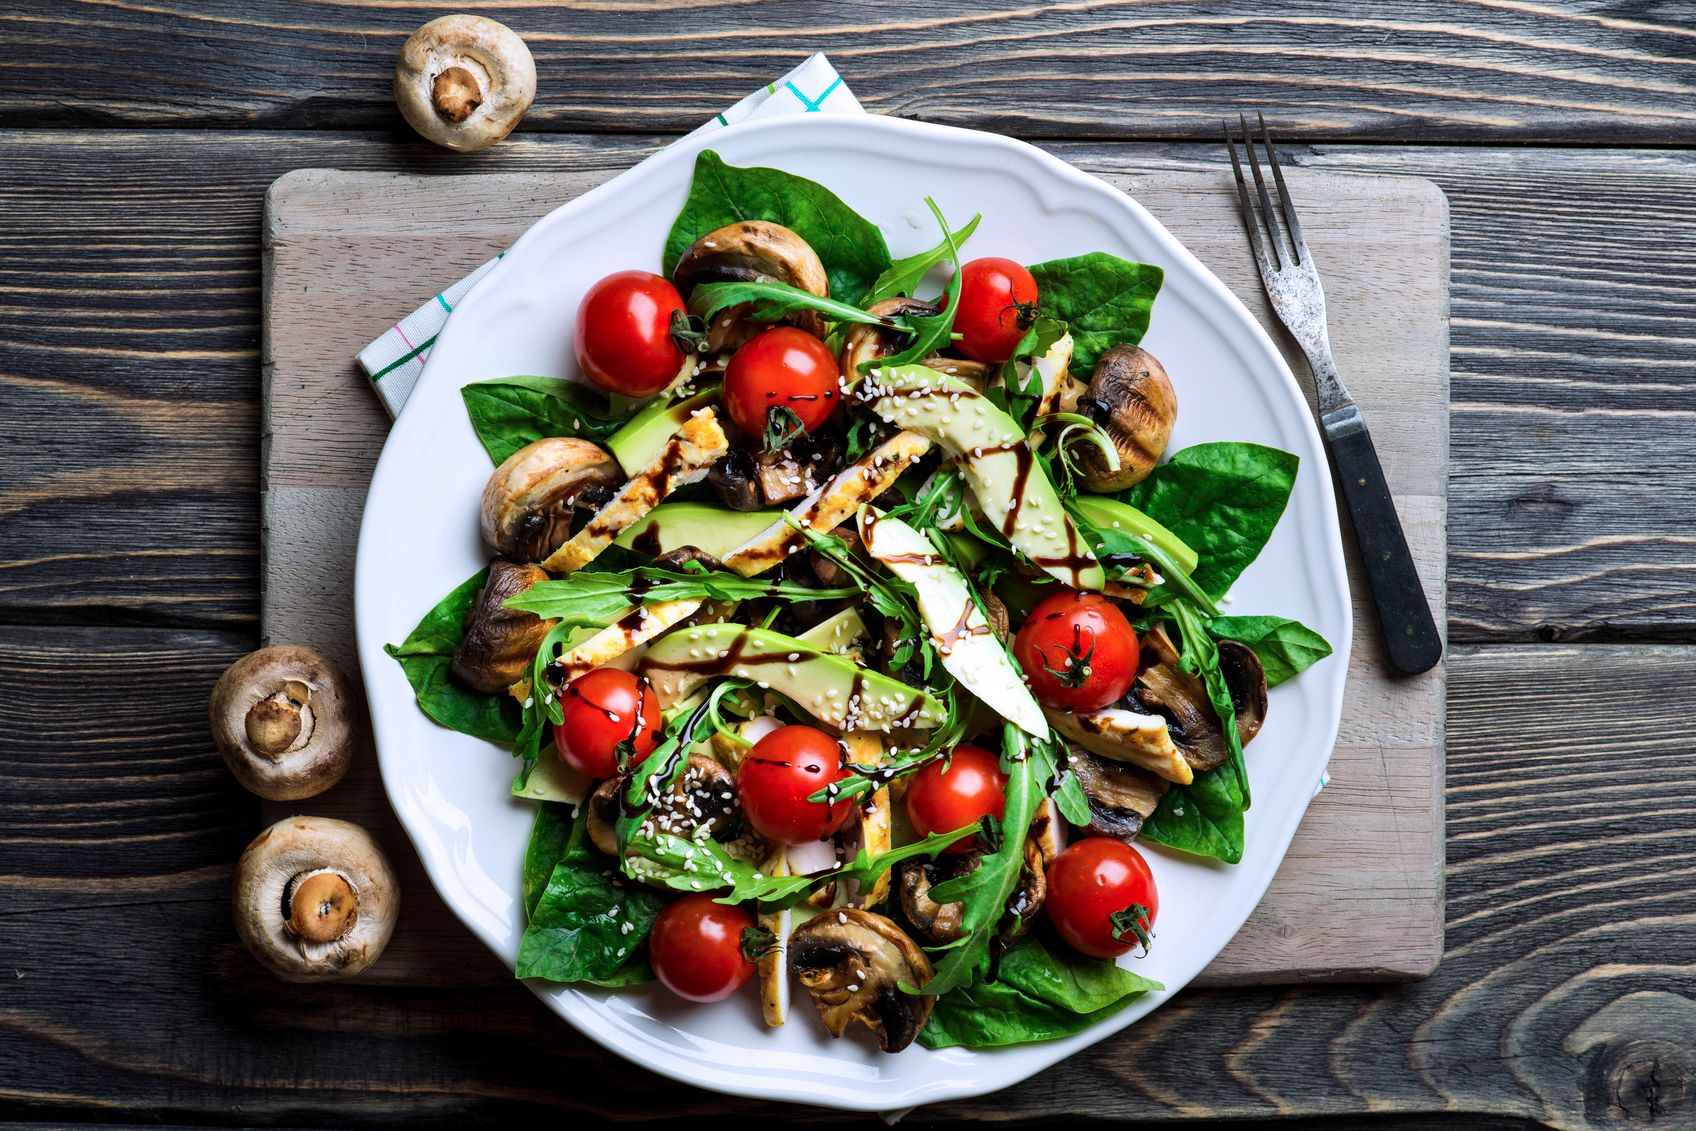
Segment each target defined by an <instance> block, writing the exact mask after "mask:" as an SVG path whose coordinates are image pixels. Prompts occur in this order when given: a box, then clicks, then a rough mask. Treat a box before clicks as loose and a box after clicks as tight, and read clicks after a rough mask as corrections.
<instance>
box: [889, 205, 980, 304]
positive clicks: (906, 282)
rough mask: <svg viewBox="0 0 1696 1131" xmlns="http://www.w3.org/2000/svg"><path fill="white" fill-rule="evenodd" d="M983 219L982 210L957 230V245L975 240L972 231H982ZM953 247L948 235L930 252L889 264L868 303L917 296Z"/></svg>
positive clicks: (955, 237)
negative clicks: (921, 287) (923, 284)
mask: <svg viewBox="0 0 1696 1131" xmlns="http://www.w3.org/2000/svg"><path fill="white" fill-rule="evenodd" d="M982 219H983V214H982V213H981V212H980V213H979V214H978V215H976V216H973V217H972V220H971V223H969V224H967V225H966V226H965V227H964V228H961V229H960V230H959V231H958V232H956V233H954V241H953V242H954V243H955V245H959V244H963V243H965V242H966V241H967V240H969V239H971V238H972V233H973V232H975V231H977V230H978V222H979V221H980V220H982ZM952 250H954V249H953V248H950V247H949V241H948V239H947V238H946V237H944V238H943V239H942V241H941V242H939V243H938V244H937V245H936V246H935V247H933V248H930V249H929V250H927V251H921V252H919V253H918V254H917V255H909V256H907V258H905V259H897V260H896V261H895V262H894V263H891V264H890V265H889V269H888V270H886V271H885V272H884V273H883V274H881V275H879V276H878V277H877V282H876V283H873V284H872V293H871V294H869V295H867V296H866V305H867V306H870V305H871V304H872V303H874V302H882V301H883V300H884V299H886V298H894V297H895V296H896V295H907V296H909V297H916V296H914V295H913V292H914V291H915V290H917V289H918V286H919V284H920V283H921V282H923V281H924V277H925V276H926V275H928V274H929V273H930V269H931V268H932V267H935V266H936V265H937V264H938V263H941V262H942V261H943V260H945V259H947V258H948V254H949V252H950V251H952Z"/></svg>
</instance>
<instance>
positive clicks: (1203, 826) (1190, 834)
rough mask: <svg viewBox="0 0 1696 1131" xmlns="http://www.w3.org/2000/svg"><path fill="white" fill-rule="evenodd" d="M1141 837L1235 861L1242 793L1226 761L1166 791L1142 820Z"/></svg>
mask: <svg viewBox="0 0 1696 1131" xmlns="http://www.w3.org/2000/svg"><path fill="white" fill-rule="evenodd" d="M1141 836H1142V839H1144V840H1147V841H1153V842H1154V843H1155V844H1164V845H1165V846H1166V847H1168V848H1175V849H1177V850H1178V851H1180V852H1189V853H1193V854H1194V855H1196V856H1208V857H1212V858H1213V859H1215V860H1223V861H1224V862H1225V863H1227V864H1236V863H1238V862H1240V861H1241V860H1242V858H1243V795H1242V791H1241V790H1240V789H1238V788H1237V775H1236V772H1235V771H1234V770H1233V769H1232V768H1231V767H1230V766H1228V765H1226V766H1218V767H1215V768H1214V769H1211V770H1207V771H1205V772H1203V773H1199V774H1197V775H1196V776H1195V781H1193V782H1191V783H1190V784H1189V785H1175V786H1173V787H1172V788H1170V789H1168V790H1167V791H1166V795H1165V796H1164V797H1162V798H1161V799H1160V804H1159V806H1158V807H1157V808H1156V809H1155V810H1154V813H1153V815H1152V816H1150V817H1149V818H1148V820H1146V821H1144V822H1143V823H1142V833H1141Z"/></svg>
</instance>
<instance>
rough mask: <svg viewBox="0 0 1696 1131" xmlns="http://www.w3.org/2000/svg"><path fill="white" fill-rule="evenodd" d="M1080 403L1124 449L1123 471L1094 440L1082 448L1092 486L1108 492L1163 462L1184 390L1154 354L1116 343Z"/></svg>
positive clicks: (1098, 364) (1100, 361)
mask: <svg viewBox="0 0 1696 1131" xmlns="http://www.w3.org/2000/svg"><path fill="white" fill-rule="evenodd" d="M1077 407H1078V411H1079V412H1081V413H1083V414H1084V415H1086V416H1088V417H1090V418H1091V419H1093V420H1094V421H1095V422H1096V423H1097V424H1099V425H1100V426H1101V428H1102V431H1104V432H1106V433H1107V436H1108V438H1109V439H1111V440H1112V441H1113V446H1114V447H1115V448H1116V449H1118V452H1119V469H1118V470H1117V471H1114V470H1112V469H1110V468H1109V467H1108V466H1107V461H1106V459H1105V458H1103V456H1102V454H1101V453H1100V452H1098V451H1096V450H1095V449H1094V448H1093V447H1091V446H1090V445H1088V444H1079V445H1078V446H1077V449H1076V450H1077V456H1078V464H1079V467H1080V468H1081V469H1082V471H1083V474H1084V482H1085V483H1086V484H1087V485H1088V486H1089V489H1090V490H1091V491H1095V492H1098V493H1108V492H1113V491H1122V490H1124V489H1125V488H1126V487H1129V486H1131V485H1132V484H1133V483H1140V482H1142V481H1143V480H1144V479H1146V478H1148V473H1149V472H1151V471H1153V470H1154V465H1155V464H1156V463H1159V462H1160V456H1161V453H1163V452H1165V450H1166V442H1167V441H1168V440H1170V439H1171V438H1172V425H1173V423H1174V422H1175V421H1176V420H1177V419H1178V394H1177V393H1176V392H1174V391H1173V389H1172V382H1171V380H1170V379H1169V378H1168V377H1167V376H1166V370H1165V369H1164V368H1163V367H1162V366H1161V364H1160V362H1158V361H1156V360H1155V358H1154V355H1153V354H1151V353H1149V352H1148V351H1147V350H1144V349H1139V348H1137V347H1136V346H1114V347H1113V348H1112V349H1110V350H1108V351H1107V352H1106V353H1103V354H1102V355H1101V357H1100V358H1099V359H1098V360H1097V361H1096V363H1095V375H1094V376H1093V377H1091V378H1090V382H1089V391H1088V393H1087V394H1085V395H1084V396H1082V397H1080V398H1079V399H1078V406H1077Z"/></svg>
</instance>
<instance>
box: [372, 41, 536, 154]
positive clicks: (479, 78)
mask: <svg viewBox="0 0 1696 1131" xmlns="http://www.w3.org/2000/svg"><path fill="white" fill-rule="evenodd" d="M535 98H536V61H535V59H533V58H532V57H531V55H530V49H529V48H528V47H526V46H525V45H524V40H522V39H520V38H519V37H518V33H517V32H515V31H513V30H512V29H511V28H509V27H507V26H506V25H505V24H503V23H500V22H499V21H497V20H491V19H489V18H487V17H486V16H469V15H453V16H442V17H441V18H440V19H435V20H431V21H430V22H429V23H427V24H425V25H424V26H423V27H421V28H419V29H418V30H417V31H415V32H413V33H412V35H411V36H409V37H408V38H407V41H406V44H405V45H404V46H403V47H402V48H401V51H400V61H399V62H398V63H396V64H395V102H396V104H398V105H399V106H400V112H401V115H402V116H403V117H405V118H406V120H407V122H408V123H409V124H410V125H411V126H412V128H413V129H415V130H417V131H418V132H419V133H420V134H422V135H423V136H424V137H425V138H426V139H427V140H429V141H433V142H435V143H436V144H437V145H442V146H446V147H447V148H449V149H457V150H460V151H461V152H470V151H472V150H476V149H482V148H483V147H484V146H488V145H493V144H494V143H495V142H497V141H499V140H500V139H501V138H503V137H505V136H506V135H507V134H509V133H511V132H512V127H514V126H516V125H517V124H518V122H519V119H521V118H523V117H524V114H525V111H527V110H529V109H530V103H531V102H533V101H534V100H535Z"/></svg>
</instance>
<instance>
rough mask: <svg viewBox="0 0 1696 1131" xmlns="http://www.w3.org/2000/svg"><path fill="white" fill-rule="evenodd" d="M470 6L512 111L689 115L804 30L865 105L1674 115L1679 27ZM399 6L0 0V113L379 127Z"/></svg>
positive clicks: (1471, 3) (1358, 116)
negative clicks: (517, 101)
mask: <svg viewBox="0 0 1696 1131" xmlns="http://www.w3.org/2000/svg"><path fill="white" fill-rule="evenodd" d="M478 10H479V11H481V12H484V13H486V14H488V15H492V16H495V17H497V18H499V19H502V20H505V21H506V22H508V23H509V24H511V25H512V26H513V27H514V28H515V29H517V30H518V31H520V32H521V33H523V34H524V35H525V36H526V38H527V39H528V41H529V43H530V46H531V49H532V51H533V52H534V54H535V55H536V62H537V68H538V71H539V72H540V83H539V87H540V89H539V93H538V98H537V101H536V105H535V107H534V109H533V110H532V111H531V113H530V115H529V118H528V119H527V120H526V122H525V123H524V128H525V129H527V130H543V131H560V130H581V129H589V130H597V131H598V130H660V131H678V130H687V129H691V128H693V127H694V126H696V125H698V124H699V123H700V122H702V121H704V120H705V119H707V118H709V117H711V116H712V115H713V114H714V113H716V112H718V111H719V110H721V109H723V108H724V107H725V106H727V105H729V104H730V103H732V102H734V101H736V100H737V99H738V98H740V97H742V96H743V95H744V94H746V93H748V92H749V91H750V90H754V89H757V88H758V87H760V86H762V85H764V84H765V83H767V82H770V81H771V80H772V79H773V78H774V77H776V76H778V75H781V74H782V73H783V72H785V71H786V70H788V69H789V68H790V67H791V66H793V65H794V64H795V63H796V62H798V61H799V60H800V59H802V58H804V57H805V56H806V55H807V54H809V53H811V52H813V51H816V50H820V49H823V50H827V51H829V52H830V53H831V55H832V56H833V58H834V59H835V61H836V62H837V64H838V65H839V66H840V67H842V69H843V71H844V72H845V74H846V75H847V77H848V78H849V81H850V83H851V84H852V86H853V88H854V89H855V91H856V92H857V93H858V94H859V95H860V97H861V98H862V99H863V100H864V101H865V103H866V105H867V106H868V107H869V108H871V109H873V110H874V111H877V112H880V113H890V114H899V115H902V116H904V117H914V118H921V119H925V120H929V121H937V122H947V123H951V124H955V125H970V126H978V127H988V128H993V129H1001V130H1008V131H1011V132H1015V133H1019V134H1023V135H1026V136H1033V137H1067V136H1074V137H1075V136H1087V137H1102V138H1107V137H1118V138H1168V139H1170V138H1196V137H1203V138H1210V137H1213V136H1216V134H1217V131H1218V123H1219V120H1220V118H1221V117H1222V116H1224V115H1225V114H1227V113H1230V114H1234V113H1236V111H1237V110H1238V109H1240V108H1241V107H1243V106H1245V105H1246V106H1255V105H1261V106H1275V107H1278V108H1279V110H1280V112H1281V113H1284V114H1288V115H1289V116H1291V117H1292V118H1294V119H1296V120H1299V121H1301V122H1302V123H1303V132H1304V134H1305V135H1306V136H1308V137H1311V138H1327V139H1341V138H1348V139H1352V140H1420V141H1439V140H1441V141H1478V140H1485V141H1489V142H1491V143H1498V144H1499V143H1503V142H1523V141H1551V140H1554V141H1570V142H1576V143H1578V144H1584V145H1591V144H1594V143H1595V142H1596V141H1597V140H1598V139H1605V140H1606V141H1608V142H1609V143H1611V144H1642V143H1665V142H1681V141H1689V140H1690V139H1691V138H1692V136H1693V135H1696V99H1693V97H1692V95H1693V94H1696V86H1693V85H1692V70H1691V66H1692V62H1693V54H1696V32H1692V30H1691V29H1690V27H1689V24H1688V21H1687V20H1682V19H1680V17H1679V14H1678V10H1677V7H1676V6H1654V5H1640V4H1634V5H1627V6H1624V7H1623V8H1621V7H1612V8H1606V9H1600V10H1598V9H1596V8H1595V7H1594V6H1592V5H1587V4H1581V3H1576V2H1572V0H1565V2H1556V3H1549V4H1504V3H1492V2H1489V0H1467V2H1463V3H1454V2H1450V0H1391V2H1386V3H1377V4H1372V5H1366V6H1361V7H1354V8H1347V9H1343V8H1339V7H1338V6H1336V5H1335V4H1329V3H1325V2H1323V0H1300V2H1296V3H1283V4H1277V5H1272V6H1268V5H1265V4H1257V3H1253V2H1251V0H1229V2H1226V3H1218V4H1209V5H1205V6H1200V7H1198V6H1196V5H1193V4H1186V3H1182V2H1179V0H1157V2H1152V3H1151V2H1134V0H1075V2H1068V3H1057V4H1026V3H1019V2H1017V0H996V2H994V3H987V4H986V3H959V2H955V3H942V4H931V5H927V6H925V7H924V8H922V9H917V8H914V7H913V6H912V5H910V4H906V3H902V2H900V0H869V2H867V0H861V2H857V3H848V2H846V0H831V2H825V3H810V4H759V5H753V4H748V3H744V2H741V0H691V2H690V3H687V4H668V5H641V4H606V3H599V2H594V0H577V2H572V3H560V4H546V5H540V4H533V3H509V4H499V5H492V6H480V7H479V9H478ZM430 14H434V13H430ZM424 18H425V13H423V12H421V11H420V10H418V9H417V8H416V7H409V6H396V5H388V4H385V5H377V6H373V5H370V4H359V3H353V2H350V0H340V2H329V3H316V4H311V5H302V4H298V3H290V2H288V0H257V2H251V0H250V2H241V0H165V2H163V3H149V4H142V3H138V2H134V0H119V2H115V3H114V2H99V0H72V2H63V3H60V4H57V5H53V6H52V8H51V10H50V11H49V10H44V9H43V7H42V5H40V4H38V3H32V2H31V0H6V2H5V3H4V4H0V38H3V39H4V40H5V41H6V42H7V43H8V44H9V45H11V47H12V50H11V51H10V52H8V54H7V58H6V60H4V61H3V62H0V112H3V113H4V115H5V118H6V120H7V121H8V122H9V123H10V124H13V125H17V126H44V125H57V126H114V125H123V126H157V125H161V124H163V125H170V126H205V125H215V126H225V127H230V126H267V127H273V128H287V129H317V128H324V127H332V128H343V129H347V128H358V129H388V128H391V127H400V128H404V127H401V126H400V119H399V116H398V114H397V113H396V111H395V108H394V105H393V100H392V95H391V92H390V79H389V76H390V73H391V71H392V69H393V66H394V59H395V57H396V55H397V54H398V52H399V50H400V44H401V42H402V40H403V39H404V38H405V37H406V36H407V35H408V34H409V33H410V32H411V31H412V30H413V28H415V27H416V26H417V25H418V24H419V23H421V22H422V20H423V19H424ZM968 61H969V64H970V65H969V66H968V65H964V64H966V63H967V62H968ZM44 75H52V76H53V81H51V82H45V81H43V76H44ZM806 93H808V94H809V95H816V94H817V93H818V92H816V91H809V92H806Z"/></svg>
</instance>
